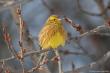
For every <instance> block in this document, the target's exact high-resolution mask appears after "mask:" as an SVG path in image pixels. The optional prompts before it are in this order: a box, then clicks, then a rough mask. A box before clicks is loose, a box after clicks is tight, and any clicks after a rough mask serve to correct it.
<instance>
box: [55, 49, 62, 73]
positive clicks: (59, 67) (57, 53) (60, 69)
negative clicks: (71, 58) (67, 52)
mask: <svg viewBox="0 0 110 73" xmlns="http://www.w3.org/2000/svg"><path fill="white" fill-rule="evenodd" d="M55 54H56V56H58V58H59V60H58V71H59V73H62V72H63V71H62V63H61V59H60V54H59V52H58V49H56V50H55Z"/></svg>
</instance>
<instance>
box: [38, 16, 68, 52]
mask: <svg viewBox="0 0 110 73" xmlns="http://www.w3.org/2000/svg"><path fill="white" fill-rule="evenodd" d="M66 39H67V32H66V31H65V29H64V27H63V25H62V22H61V20H60V19H59V18H58V16H56V15H51V16H50V17H49V18H48V19H47V21H46V23H45V25H44V27H43V28H42V29H41V31H40V33H39V36H38V40H39V45H40V46H41V48H42V50H44V49H56V48H58V47H59V46H64V44H65V41H66Z"/></svg>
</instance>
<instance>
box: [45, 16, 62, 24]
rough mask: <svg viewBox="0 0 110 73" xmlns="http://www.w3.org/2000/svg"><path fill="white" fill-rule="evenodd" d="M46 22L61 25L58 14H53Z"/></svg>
mask: <svg viewBox="0 0 110 73" xmlns="http://www.w3.org/2000/svg"><path fill="white" fill-rule="evenodd" d="M46 24H48V25H53V24H55V25H61V19H59V18H58V16H57V15H51V16H50V17H49V18H48V19H47V22H46Z"/></svg>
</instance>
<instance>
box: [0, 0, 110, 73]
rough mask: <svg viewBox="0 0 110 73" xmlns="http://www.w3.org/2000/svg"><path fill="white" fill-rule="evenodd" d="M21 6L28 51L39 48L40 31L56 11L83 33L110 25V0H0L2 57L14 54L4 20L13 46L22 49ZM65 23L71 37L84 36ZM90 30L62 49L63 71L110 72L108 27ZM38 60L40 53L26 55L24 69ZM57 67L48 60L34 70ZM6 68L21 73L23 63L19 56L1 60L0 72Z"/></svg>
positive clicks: (50, 71)
mask: <svg viewBox="0 0 110 73" xmlns="http://www.w3.org/2000/svg"><path fill="white" fill-rule="evenodd" d="M19 5H21V11H22V12H21V13H22V18H23V20H24V22H25V29H23V32H24V33H25V35H24V37H23V45H24V46H23V47H24V48H26V51H34V50H35V51H36V50H39V45H38V41H37V37H38V33H39V31H40V30H41V28H42V27H43V25H44V23H45V21H46V20H47V18H48V17H49V16H50V15H53V14H55V15H58V16H59V17H60V18H63V17H64V16H66V17H68V18H70V19H71V20H72V21H73V22H74V23H75V24H79V25H80V26H81V27H82V30H83V31H84V32H88V31H90V30H92V29H95V28H97V27H98V26H102V25H106V23H107V24H110V20H109V16H110V0H0V60H2V59H6V58H9V57H11V54H10V52H9V49H8V46H7V44H6V42H5V41H4V39H3V30H2V24H3V23H5V24H6V26H7V30H8V33H9V34H10V36H11V38H12V45H13V47H14V49H15V50H16V51H17V52H18V51H19V50H20V47H19V19H18V17H17V15H16V8H17V7H18V6H19ZM108 22H109V23H108ZM62 23H63V26H64V27H65V29H66V30H67V31H68V33H69V37H71V38H77V37H78V36H80V35H81V34H80V33H79V32H78V31H76V29H75V28H73V27H72V26H71V25H69V24H68V23H66V22H62ZM89 33H90V34H87V35H85V36H82V37H81V38H78V39H72V40H69V43H66V45H65V46H64V47H62V48H61V49H60V54H61V62H62V68H63V72H64V73H97V72H99V73H102V72H103V73H110V66H109V65H110V52H109V51H110V45H109V43H110V29H109V26H107V27H106V26H105V27H102V28H100V29H98V30H97V31H96V33H91V32H89ZM62 51H63V52H62ZM64 51H65V52H66V53H65V52H64ZM69 51H70V52H71V53H69ZM67 52H68V53H67ZM72 52H76V53H77V52H78V54H74V53H72ZM51 55H52V54H51V53H50V55H48V56H49V58H51ZM38 59H39V57H38V56H37V55H31V56H26V57H25V58H24V68H25V71H28V70H29V69H31V68H33V67H35V65H36V63H37V61H38ZM57 68H58V66H57V64H56V63H53V62H49V63H48V64H47V68H46V69H43V70H41V71H35V73H44V72H45V73H58V69H57ZM6 69H9V70H10V72H9V73H22V67H21V64H20V62H19V61H18V60H17V59H12V60H9V61H5V65H3V64H2V63H0V73H8V72H6V71H5V70H6ZM26 73H27V72H26ZM33 73H34V72H33Z"/></svg>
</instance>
